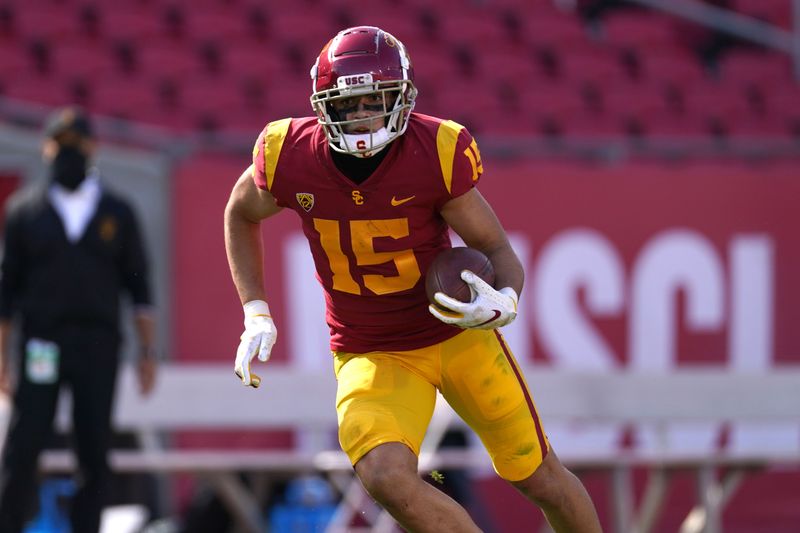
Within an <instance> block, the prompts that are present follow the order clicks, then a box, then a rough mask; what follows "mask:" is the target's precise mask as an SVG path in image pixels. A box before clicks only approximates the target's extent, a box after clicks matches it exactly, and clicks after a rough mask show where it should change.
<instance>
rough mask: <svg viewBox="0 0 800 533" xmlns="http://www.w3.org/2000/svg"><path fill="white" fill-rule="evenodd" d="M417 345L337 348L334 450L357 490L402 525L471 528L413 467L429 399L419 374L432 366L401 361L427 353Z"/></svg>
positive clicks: (431, 390) (430, 389) (431, 393)
mask: <svg viewBox="0 0 800 533" xmlns="http://www.w3.org/2000/svg"><path fill="white" fill-rule="evenodd" d="M434 351H435V350H434ZM419 352H420V351H418V350H415V351H414V352H403V360H402V361H401V360H399V358H398V356H395V357H392V355H391V354H375V353H370V354H361V355H352V354H338V355H337V358H336V375H337V379H338V383H339V384H338V391H337V399H336V405H337V413H338V416H339V440H340V443H341V445H342V449H343V450H344V451H345V452H346V453H347V454H348V456H349V457H350V460H351V462H352V463H353V464H354V465H355V466H354V468H355V471H356V475H357V476H358V478H359V480H360V481H361V484H362V485H363V486H364V489H365V490H366V491H367V492H368V493H369V494H370V496H372V497H373V498H374V499H375V500H376V501H377V502H378V503H379V504H380V505H381V506H383V508H384V509H386V510H387V511H388V512H389V513H390V514H391V515H392V517H393V518H394V519H395V520H396V521H397V522H398V523H399V524H400V525H401V526H402V527H404V528H405V529H407V530H409V531H415V532H428V531H430V532H437V533H438V532H448V531H453V532H456V531H457V532H468V531H479V529H478V528H477V526H476V525H475V524H474V522H473V521H472V520H471V519H470V517H469V515H468V514H467V512H466V511H465V510H464V509H463V508H462V507H461V506H459V505H458V504H457V503H456V502H455V501H453V500H452V499H451V498H450V497H448V496H447V495H446V494H444V493H443V492H441V491H440V490H438V489H436V488H435V487H432V486H431V485H429V484H428V483H427V482H425V481H424V480H423V479H422V478H420V476H419V474H418V471H417V455H418V454H419V447H420V445H421V444H422V439H423V437H424V436H425V430H426V429H427V426H428V423H429V422H430V419H431V416H432V414H433V407H434V404H435V401H436V390H435V387H434V386H433V385H432V384H431V380H430V379H427V376H431V379H432V375H433V374H435V373H436V370H438V369H437V368H435V366H434V365H427V368H426V364H425V363H424V362H423V363H422V364H421V365H418V366H417V367H415V368H414V370H413V371H412V370H411V369H410V367H409V366H406V365H408V364H413V359H414V357H415V355H421V356H422V357H421V358H420V360H424V359H426V358H427V356H428V354H427V353H425V354H420V353H419ZM423 352H424V350H423ZM437 353H438V352H437ZM422 376H426V377H422Z"/></svg>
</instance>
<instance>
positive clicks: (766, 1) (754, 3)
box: [731, 0, 792, 29]
mask: <svg viewBox="0 0 800 533" xmlns="http://www.w3.org/2000/svg"><path fill="white" fill-rule="evenodd" d="M731 8H732V9H734V10H735V11H738V12H739V13H742V14H744V15H749V16H751V17H755V18H757V19H760V20H764V21H767V22H770V23H772V24H776V25H778V26H781V27H783V28H786V29H790V28H791V27H792V2H791V0H732V5H731Z"/></svg>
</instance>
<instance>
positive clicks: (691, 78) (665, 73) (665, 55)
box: [640, 46, 707, 85]
mask: <svg viewBox="0 0 800 533" xmlns="http://www.w3.org/2000/svg"><path fill="white" fill-rule="evenodd" d="M640 59H641V64H642V74H643V77H644V78H645V79H650V80H652V81H662V82H670V83H675V84H678V85H681V84H684V83H694V82H697V81H699V80H703V79H706V77H707V76H706V73H705V71H704V69H703V67H702V65H701V64H700V62H699V60H698V59H697V57H696V56H695V55H694V54H692V53H690V52H688V51H687V50H685V49H683V48H681V47H678V46H676V47H674V48H669V49H658V48H654V49H648V50H646V51H643V52H642V53H641V55H640Z"/></svg>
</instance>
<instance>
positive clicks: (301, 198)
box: [295, 192, 314, 213]
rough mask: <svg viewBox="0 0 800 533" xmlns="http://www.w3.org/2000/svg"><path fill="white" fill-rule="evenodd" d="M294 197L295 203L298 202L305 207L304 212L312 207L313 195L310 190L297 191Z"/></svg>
mask: <svg viewBox="0 0 800 533" xmlns="http://www.w3.org/2000/svg"><path fill="white" fill-rule="evenodd" d="M295 197H296V198H297V203H298V204H300V207H302V208H303V209H305V211H306V213H308V212H309V211H311V208H312V207H314V195H313V194H311V193H310V192H299V193H297V194H296V195H295Z"/></svg>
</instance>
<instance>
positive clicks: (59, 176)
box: [50, 146, 88, 191]
mask: <svg viewBox="0 0 800 533" xmlns="http://www.w3.org/2000/svg"><path fill="white" fill-rule="evenodd" d="M87 166H88V161H87V157H86V155H85V154H84V153H83V152H82V151H80V149H78V148H77V147H75V146H61V147H60V148H59V149H58V154H56V157H55V158H54V159H53V162H52V163H51V164H50V176H51V178H52V180H53V182H54V183H58V184H59V185H61V186H62V187H64V188H66V189H69V190H71V191H74V190H75V189H77V188H78V185H80V184H81V182H83V180H84V178H86V168H87Z"/></svg>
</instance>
